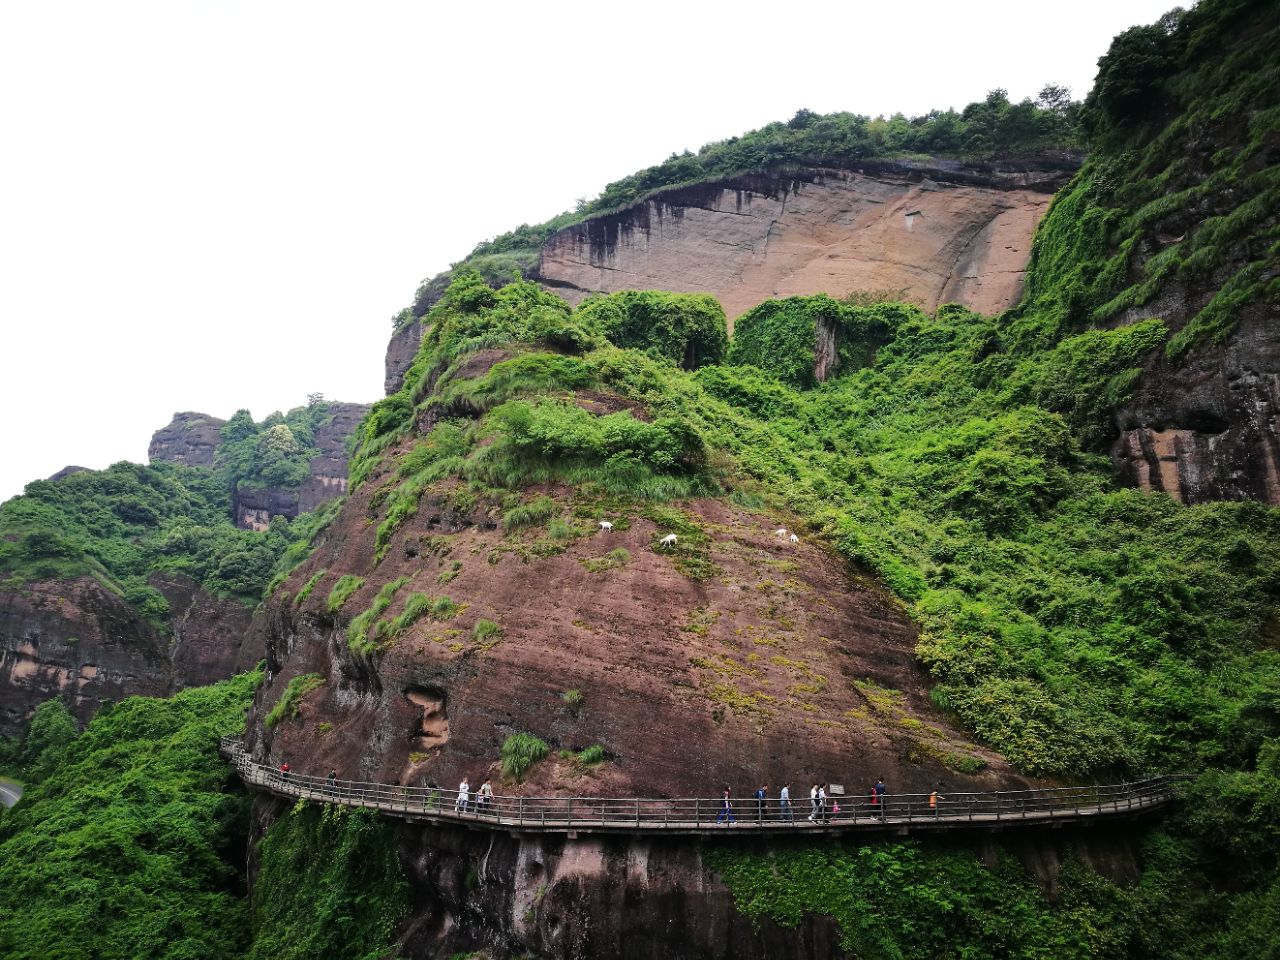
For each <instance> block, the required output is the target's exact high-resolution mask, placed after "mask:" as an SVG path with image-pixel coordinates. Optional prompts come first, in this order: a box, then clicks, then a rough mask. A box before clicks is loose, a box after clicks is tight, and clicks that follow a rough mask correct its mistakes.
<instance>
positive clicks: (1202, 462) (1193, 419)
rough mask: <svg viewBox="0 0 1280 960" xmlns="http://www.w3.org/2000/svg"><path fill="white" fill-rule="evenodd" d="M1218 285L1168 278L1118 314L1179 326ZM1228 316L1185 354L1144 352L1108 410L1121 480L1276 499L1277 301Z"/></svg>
mask: <svg viewBox="0 0 1280 960" xmlns="http://www.w3.org/2000/svg"><path fill="white" fill-rule="evenodd" d="M1223 272H1224V273H1225V272H1226V271H1223ZM1216 292H1217V286H1216V285H1215V284H1212V283H1210V284H1203V285H1201V286H1200V287H1198V288H1196V289H1191V288H1188V287H1187V286H1186V285H1184V284H1181V283H1176V282H1174V283H1170V284H1168V287H1167V288H1166V290H1165V291H1164V293H1163V294H1162V295H1161V296H1160V297H1158V298H1157V299H1155V300H1153V301H1152V302H1151V303H1149V304H1147V305H1145V306H1143V307H1141V308H1135V309H1132V310H1129V311H1127V312H1126V313H1125V314H1124V315H1123V316H1122V317H1121V318H1120V322H1122V323H1132V322H1135V321H1137V320H1141V319H1144V318H1146V317H1153V316H1154V317H1159V318H1161V319H1162V320H1164V322H1165V324H1166V326H1168V327H1169V328H1170V329H1171V330H1174V331H1177V330H1180V329H1182V328H1183V327H1185V326H1186V324H1187V323H1188V322H1189V321H1190V320H1191V318H1192V317H1194V316H1195V315H1196V314H1197V313H1198V312H1199V311H1200V310H1201V309H1202V308H1203V307H1204V305H1205V304H1206V303H1208V302H1209V300H1210V299H1212V297H1213V295H1214V294H1215V293H1216ZM1235 319H1236V324H1235V329H1234V330H1233V331H1232V332H1231V334H1230V335H1229V336H1228V337H1227V338H1226V340H1225V342H1222V343H1206V344H1203V345H1201V346H1200V347H1198V348H1196V349H1193V350H1192V351H1191V352H1190V353H1189V354H1188V355H1187V356H1186V357H1184V358H1179V359H1170V358H1169V357H1168V356H1167V354H1166V353H1165V351H1163V350H1157V351H1155V352H1154V354H1153V355H1152V356H1151V357H1150V358H1148V360H1147V362H1146V364H1145V365H1144V369H1143V373H1142V378H1141V380H1140V381H1139V384H1138V387H1137V388H1136V390H1135V391H1134V394H1133V396H1132V398H1131V399H1130V400H1129V402H1128V403H1126V404H1124V405H1123V406H1122V407H1121V408H1120V409H1119V410H1117V411H1116V414H1115V424H1116V427H1117V429H1118V431H1119V436H1118V437H1117V439H1116V441H1115V442H1114V444H1113V445H1112V447H1111V456H1112V461H1113V462H1114V463H1115V465H1116V470H1117V472H1118V474H1119V475H1120V477H1121V479H1122V480H1124V481H1126V482H1128V483H1130V484H1132V485H1134V486H1137V487H1140V488H1141V489H1143V490H1163V491H1164V492H1166V493H1168V494H1169V495H1170V496H1172V497H1174V498H1175V499H1177V500H1180V501H1182V502H1183V503H1204V502H1207V501H1210V500H1258V501H1261V502H1263V503H1270V504H1280V310H1277V309H1276V308H1275V307H1274V306H1272V305H1269V304H1266V303H1254V304H1250V305H1247V306H1245V307H1242V308H1239V309H1238V310H1237V313H1236V318H1235Z"/></svg>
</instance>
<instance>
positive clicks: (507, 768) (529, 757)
mask: <svg viewBox="0 0 1280 960" xmlns="http://www.w3.org/2000/svg"><path fill="white" fill-rule="evenodd" d="M550 752H551V748H550V747H548V746H547V745H546V743H545V742H544V741H542V740H540V739H538V738H537V737H535V736H534V735H533V734H531V733H513V734H511V736H509V737H507V739H506V740H504V741H502V761H501V764H502V775H503V776H504V777H509V778H510V779H512V780H522V779H524V775H525V774H526V773H528V772H529V769H530V768H531V767H532V766H533V765H534V764H535V763H538V762H540V761H542V760H545V759H546V757H547V754H548V753H550Z"/></svg>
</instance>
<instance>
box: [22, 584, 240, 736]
mask: <svg viewBox="0 0 1280 960" xmlns="http://www.w3.org/2000/svg"><path fill="white" fill-rule="evenodd" d="M152 585H153V586H155V587H156V588H157V589H159V590H160V591H161V592H162V593H163V594H164V595H165V597H166V599H168V600H169V603H170V607H171V618H172V619H171V623H170V628H171V631H172V640H171V639H170V638H169V637H167V636H165V635H163V634H162V633H161V632H160V631H159V630H158V629H157V628H156V627H155V626H154V625H153V624H151V623H149V622H147V621H146V620H144V619H143V618H142V617H141V616H139V615H138V613H137V611H136V610H134V609H133V607H131V606H129V605H128V604H126V603H125V602H124V601H123V600H121V599H120V598H119V597H118V596H116V595H115V594H114V593H112V592H111V591H110V590H108V589H107V588H105V587H103V586H102V584H100V583H98V582H97V581H96V580H93V579H91V578H89V577H81V578H78V579H75V580H68V581H56V580H55V581H43V582H37V583H32V584H28V585H26V586H22V587H14V588H6V589H4V590H0V690H2V691H3V696H2V697H0V734H3V735H6V736H12V735H16V734H17V733H18V732H20V731H21V730H22V729H23V727H24V726H25V723H26V720H27V718H28V717H29V716H30V715H31V712H32V711H33V710H34V709H35V708H36V707H37V706H38V705H39V704H41V703H43V702H44V701H45V700H48V699H51V698H53V697H59V698H61V699H62V700H63V701H64V702H65V703H66V705H67V707H68V708H69V709H70V710H71V711H72V712H73V713H74V714H75V715H76V716H77V717H78V718H79V719H80V720H82V721H86V720H88V719H89V718H90V717H91V716H93V714H94V713H96V712H97V710H98V708H99V707H101V706H102V705H103V704H104V703H107V702H109V701H114V700H119V699H121V698H123V697H127V696H134V695H144V696H163V695H165V694H168V693H171V692H172V691H174V690H175V689H179V688H181V687H186V686H198V685H200V684H206V683H212V682H214V681H216V680H222V679H225V678H226V677H228V676H230V675H231V674H233V673H235V672H236V670H237V669H245V668H247V667H250V666H252V664H253V663H255V662H256V661H257V658H258V657H259V656H260V655H261V653H260V650H254V649H253V648H252V647H251V646H250V647H242V645H241V640H242V639H243V638H244V637H245V636H246V635H247V634H248V626H249V621H250V618H251V616H252V614H251V611H250V610H249V608H248V607H245V606H244V605H243V604H240V603H237V602H235V601H233V600H222V599H219V598H217V597H213V596H211V595H210V594H209V593H207V592H206V591H205V590H204V589H202V588H200V587H199V586H198V585H196V584H195V583H193V582H192V581H190V580H188V579H187V578H186V577H183V576H181V575H173V574H168V575H165V576H163V577H160V576H157V577H155V578H153V580H152Z"/></svg>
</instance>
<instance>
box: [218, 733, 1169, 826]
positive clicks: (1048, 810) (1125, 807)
mask: <svg viewBox="0 0 1280 960" xmlns="http://www.w3.org/2000/svg"><path fill="white" fill-rule="evenodd" d="M219 752H220V753H221V754H222V756H224V757H225V758H227V759H228V760H230V761H231V762H232V764H233V765H234V766H235V769H236V772H237V773H238V774H239V775H240V777H241V779H243V780H244V782H245V783H246V784H247V785H248V786H250V787H256V788H260V789H263V790H266V791H268V792H270V793H274V794H278V795H280V796H287V797H296V798H301V799H304V800H314V801H318V802H322V803H336V804H340V805H345V806H353V807H365V808H371V809H375V810H380V811H383V812H386V813H391V814H397V815H400V816H404V817H409V818H413V819H428V820H438V821H450V822H458V823H465V824H467V825H468V826H472V825H477V826H489V827H495V828H502V829H516V830H521V831H566V830H572V831H582V832H588V833H589V832H592V831H596V832H599V831H613V832H620V831H627V832H637V831H639V832H664V831H665V832H685V833H688V832H704V831H705V832H708V833H711V832H714V831H716V830H719V829H724V827H726V826H729V825H732V826H735V827H739V828H746V829H751V830H766V831H777V830H801V829H815V828H816V829H831V828H852V827H858V828H877V827H886V826H893V827H899V828H900V827H904V826H905V827H910V826H913V825H916V826H921V827H929V826H935V825H936V826H943V825H947V826H995V825H999V826H1004V825H1007V824H1008V825H1012V824H1020V823H1021V824H1032V823H1045V822H1054V823H1057V822H1062V821H1067V820H1085V819H1090V820H1091V819H1096V818H1098V817H1113V816H1117V815H1129V814H1132V813H1137V812H1142V811H1146V810H1151V809H1154V808H1156V807H1160V806H1162V805H1164V804H1166V803H1168V802H1170V801H1171V800H1173V799H1174V797H1175V796H1176V792H1175V787H1176V785H1177V783H1178V782H1180V781H1181V780H1183V779H1185V778H1184V777H1179V776H1160V777H1151V778H1149V779H1146V780H1139V781H1135V782H1132V783H1124V784H1097V785H1091V786H1074V787H1033V788H1029V789H1026V790H996V791H988V792H973V791H954V790H948V791H946V792H945V794H939V796H938V800H937V804H936V805H932V804H931V803H930V796H931V795H930V794H927V793H909V794H890V795H886V796H885V797H884V799H883V802H875V801H872V800H871V798H870V795H868V796H867V797H854V796H834V797H829V798H828V800H827V807H826V809H825V810H824V811H816V810H813V809H812V807H811V805H810V802H809V799H808V797H807V796H806V797H803V798H795V799H792V800H791V802H790V804H789V806H783V804H782V803H781V801H780V800H779V799H778V798H776V797H770V798H768V799H767V800H765V801H764V802H763V804H760V803H759V802H758V801H757V800H756V799H755V798H754V797H746V798H734V799H733V800H731V802H730V808H729V811H728V815H726V812H725V809H724V801H723V799H722V798H718V797H717V798H711V799H709V798H706V797H687V798H683V797H681V798H669V799H668V798H642V797H510V796H499V795H496V794H495V795H494V796H493V797H491V798H488V799H487V800H486V799H485V798H481V797H480V796H479V795H478V794H477V792H476V791H475V790H472V791H470V792H469V794H468V797H467V800H466V801H465V803H464V802H463V801H462V800H461V795H460V794H459V793H458V791H456V790H450V789H446V788H444V787H414V786H400V785H398V784H388V783H374V782H367V781H359V780H338V779H336V778H335V779H334V780H333V781H330V780H329V779H328V778H327V777H313V776H308V775H304V774H297V773H293V772H290V773H283V772H282V771H280V770H277V769H275V768H273V767H269V766H267V765H265V764H261V763H257V762H256V761H254V760H252V759H250V757H249V755H248V753H247V752H246V751H245V748H244V744H243V743H242V742H240V741H239V740H237V739H235V738H234V737H225V738H223V740H222V741H221V743H220V745H219ZM730 818H731V819H730Z"/></svg>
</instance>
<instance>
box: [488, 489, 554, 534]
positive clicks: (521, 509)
mask: <svg viewBox="0 0 1280 960" xmlns="http://www.w3.org/2000/svg"><path fill="white" fill-rule="evenodd" d="M559 512H560V507H559V506H557V505H556V502H555V501H554V500H552V499H551V498H550V497H547V496H541V497H538V498H537V499H536V500H531V501H530V502H529V503H522V504H520V506H518V507H512V508H511V509H510V510H508V511H507V512H506V513H504V514H503V515H502V526H503V528H504V529H506V530H515V529H516V528H518V527H527V526H531V525H533V524H535V523H543V522H545V521H546V520H548V519H549V518H551V517H552V516H554V515H555V514H557V513H559Z"/></svg>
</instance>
